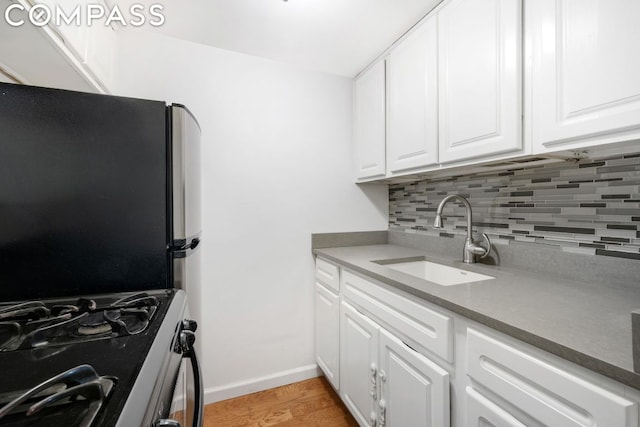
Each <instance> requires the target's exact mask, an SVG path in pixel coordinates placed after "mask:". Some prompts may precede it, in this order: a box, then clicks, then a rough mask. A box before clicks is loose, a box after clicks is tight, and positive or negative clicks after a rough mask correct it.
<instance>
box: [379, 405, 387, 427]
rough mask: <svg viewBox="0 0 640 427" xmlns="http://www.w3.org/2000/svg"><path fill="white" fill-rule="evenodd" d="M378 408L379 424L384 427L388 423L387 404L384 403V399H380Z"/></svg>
mask: <svg viewBox="0 0 640 427" xmlns="http://www.w3.org/2000/svg"><path fill="white" fill-rule="evenodd" d="M378 407H379V414H378V423H379V426H380V427H384V424H385V423H386V422H387V403H386V402H385V401H384V399H380V402H378Z"/></svg>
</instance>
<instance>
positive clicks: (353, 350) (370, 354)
mask: <svg viewBox="0 0 640 427" xmlns="http://www.w3.org/2000/svg"><path fill="white" fill-rule="evenodd" d="M378 329H379V326H378V325H377V324H375V323H374V322H373V321H371V320H370V319H368V318H367V317H365V316H363V315H362V314H360V313H358V312H357V311H356V309H354V308H353V307H352V306H351V305H350V304H348V303H346V302H344V301H343V302H342V303H341V305H340V370H341V371H342V373H343V375H342V378H341V383H340V395H341V396H342V399H343V400H344V403H345V405H347V408H349V410H350V411H351V414H352V415H353V416H354V418H355V419H356V420H357V421H358V424H360V425H361V426H375V425H376V409H377V402H378V387H377V380H378Z"/></svg>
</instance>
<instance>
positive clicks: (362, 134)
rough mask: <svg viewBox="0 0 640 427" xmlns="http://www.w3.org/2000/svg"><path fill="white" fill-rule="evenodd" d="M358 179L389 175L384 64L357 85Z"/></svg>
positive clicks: (356, 157)
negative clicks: (387, 168)
mask: <svg viewBox="0 0 640 427" xmlns="http://www.w3.org/2000/svg"><path fill="white" fill-rule="evenodd" d="M354 110H355V111H354V116H355V117H354V119H355V129H354V133H355V135H354V137H355V159H356V178H357V179H358V180H364V179H368V178H376V177H383V176H384V175H385V172H386V170H385V132H386V130H385V114H386V113H385V63H384V61H380V62H378V63H376V64H375V65H373V66H372V67H371V68H370V69H369V70H367V71H366V72H364V73H363V74H362V75H360V76H359V77H358V78H357V79H356V81H355V102H354Z"/></svg>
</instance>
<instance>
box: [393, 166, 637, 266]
mask: <svg viewBox="0 0 640 427" xmlns="http://www.w3.org/2000/svg"><path fill="white" fill-rule="evenodd" d="M449 194H459V195H461V196H463V197H466V198H467V199H468V200H469V202H470V203H471V206H472V208H473V226H474V230H475V231H481V232H485V233H487V234H488V235H489V237H490V238H491V240H492V242H494V243H496V244H518V243H520V242H523V243H533V244H541V245H550V246H556V247H558V248H560V249H562V250H563V251H567V252H575V253H582V254H589V255H601V256H613V257H621V258H630V259H636V260H640V231H638V228H639V227H640V154H633V155H625V156H618V157H613V158H607V159H599V160H581V161H578V162H574V161H570V162H569V161H568V162H562V163H554V164H548V165H545V166H537V167H530V168H522V169H515V168H514V169H512V170H506V171H500V172H492V173H483V174H475V175H466V176H455V177H450V178H446V179H444V178H443V179H433V180H425V181H418V182H412V183H404V184H394V185H390V186H389V227H390V229H392V230H396V231H398V230H402V231H405V232H409V233H421V234H425V235H430V236H443V237H455V236H456V235H462V236H464V235H465V232H466V216H465V209H464V207H463V206H462V205H461V204H459V203H457V202H455V201H451V202H449V203H448V204H447V205H446V206H445V208H444V211H443V219H444V228H443V229H434V228H433V220H434V219H435V213H436V209H437V207H438V204H439V203H440V201H441V200H442V199H443V198H444V197H445V196H446V195H449Z"/></svg>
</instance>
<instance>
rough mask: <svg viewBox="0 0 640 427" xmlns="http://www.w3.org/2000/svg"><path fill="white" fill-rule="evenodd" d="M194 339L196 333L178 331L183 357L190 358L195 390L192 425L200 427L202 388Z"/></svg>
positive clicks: (202, 401) (202, 400)
mask: <svg viewBox="0 0 640 427" xmlns="http://www.w3.org/2000/svg"><path fill="white" fill-rule="evenodd" d="M195 341H196V334H195V333H194V332H193V331H189V330H183V331H181V332H180V344H181V345H182V349H183V353H182V354H183V357H188V358H189V360H191V369H193V382H194V388H195V392H196V395H195V399H194V404H193V427H202V422H203V420H202V418H203V417H202V408H203V404H204V389H203V386H202V372H201V371H200V364H199V363H198V357H197V356H196V348H195V347H194V345H193V344H194V343H195Z"/></svg>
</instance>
